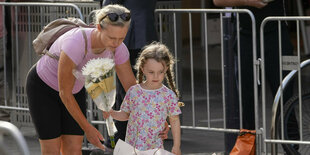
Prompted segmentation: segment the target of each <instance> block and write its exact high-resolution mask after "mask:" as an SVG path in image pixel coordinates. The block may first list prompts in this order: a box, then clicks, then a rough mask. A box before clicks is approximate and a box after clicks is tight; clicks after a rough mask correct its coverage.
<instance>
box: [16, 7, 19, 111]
mask: <svg viewBox="0 0 310 155" xmlns="http://www.w3.org/2000/svg"><path fill="white" fill-rule="evenodd" d="M17 9H18V8H17V6H15V37H16V38H15V41H16V45H15V47H16V57H15V59H16V70H15V71H16V86H15V89H16V90H15V93H16V94H17V95H15V96H16V97H15V98H17V99H18V100H17V106H18V107H20V100H19V96H20V91H19V90H20V89H19V86H20V81H19V45H18V44H19V41H18V16H17V15H18V11H17Z"/></svg>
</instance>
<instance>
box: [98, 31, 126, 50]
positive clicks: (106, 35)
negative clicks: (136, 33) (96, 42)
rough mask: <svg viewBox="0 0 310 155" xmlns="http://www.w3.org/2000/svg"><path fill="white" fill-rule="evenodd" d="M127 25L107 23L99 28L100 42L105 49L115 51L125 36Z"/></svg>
mask: <svg viewBox="0 0 310 155" xmlns="http://www.w3.org/2000/svg"><path fill="white" fill-rule="evenodd" d="M127 31H128V27H126V26H124V27H120V26H113V25H107V27H106V28H105V29H101V28H100V42H101V45H103V46H104V48H105V49H108V50H111V51H115V49H116V48H117V47H118V46H119V45H121V43H122V42H123V40H124V39H125V37H126V34H127Z"/></svg>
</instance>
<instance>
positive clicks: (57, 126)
mask: <svg viewBox="0 0 310 155" xmlns="http://www.w3.org/2000/svg"><path fill="white" fill-rule="evenodd" d="M26 91H27V97H28V104H29V110H30V115H31V118H32V121H33V123H34V126H35V128H36V131H37V133H38V135H39V138H40V139H41V140H46V139H53V138H57V137H60V135H84V131H83V130H82V129H81V127H80V126H79V125H78V124H77V122H76V121H75V120H74V119H73V117H72V116H71V115H70V114H69V112H68V111H67V109H66V107H65V106H64V104H63V103H62V101H61V99H60V97H59V93H58V91H55V90H54V89H52V88H51V87H49V86H48V85H47V84H45V83H44V82H43V81H42V80H41V78H40V77H39V76H38V74H37V71H36V66H34V67H32V68H31V69H30V71H29V73H28V76H27V83H26ZM74 97H75V99H76V101H77V103H78V104H79V106H80V108H81V110H82V112H83V114H84V116H86V107H87V105H86V92H85V89H84V88H83V89H82V90H81V91H80V92H78V93H77V94H74Z"/></svg>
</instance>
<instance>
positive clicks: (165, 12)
mask: <svg viewBox="0 0 310 155" xmlns="http://www.w3.org/2000/svg"><path fill="white" fill-rule="evenodd" d="M155 13H156V16H158V18H159V26H158V28H159V32H160V41H161V42H163V43H166V41H167V40H169V41H172V42H173V46H172V47H170V49H173V50H172V52H174V56H175V57H176V59H177V60H181V56H180V55H181V52H187V51H183V49H180V48H178V47H179V43H180V42H178V38H182V36H180V31H179V30H178V29H177V28H178V26H179V25H178V24H177V23H178V18H177V15H179V14H182V15H184V14H186V15H187V16H188V27H189V29H188V33H189V53H190V54H189V55H190V56H189V59H190V60H189V61H190V75H189V76H190V79H191V80H190V86H191V88H190V89H191V94H190V97H191V99H190V101H189V102H185V104H186V106H185V107H184V108H186V107H188V108H189V109H190V110H191V116H188V115H187V116H185V114H184V113H183V116H182V117H183V118H184V117H191V119H192V124H191V125H182V126H181V128H182V129H193V130H202V131H215V132H224V133H238V132H239V129H230V128H227V127H226V122H227V121H226V111H227V109H226V108H225V107H226V104H227V101H226V100H225V95H226V94H225V88H226V86H225V81H224V35H223V33H224V32H223V31H224V30H223V20H224V18H225V14H227V13H234V14H235V15H236V22H237V28H236V31H237V43H238V48H237V50H238V51H237V52H238V60H239V62H238V68H239V70H240V69H241V67H240V64H241V63H240V32H239V29H240V26H239V14H240V13H244V14H248V15H249V17H250V19H251V22H252V37H253V38H252V41H253V58H252V59H253V62H256V63H255V64H258V63H257V62H258V60H257V57H256V53H257V52H256V33H255V32H256V25H255V18H254V16H253V14H252V12H250V11H249V10H246V9H156V10H155ZM193 14H200V15H201V16H202V22H203V23H202V25H203V26H202V28H201V29H202V32H204V34H203V35H202V36H204V37H205V38H202V39H203V40H204V42H203V45H202V46H203V47H204V49H202V50H203V51H202V52H204V54H205V62H208V60H209V53H210V51H209V49H208V38H209V37H211V36H210V35H209V34H208V22H207V21H208V17H209V15H210V14H217V15H219V19H220V25H218V27H220V45H221V62H220V66H221V69H220V70H221V82H222V92H221V93H222V94H221V95H222V107H221V108H222V110H223V113H222V117H220V118H221V119H223V124H222V125H220V127H218V126H212V125H211V122H212V120H211V118H212V116H213V115H211V110H212V109H210V105H211V104H212V103H213V104H214V103H215V102H212V101H211V96H210V92H211V89H210V81H209V75H210V74H209V72H210V68H209V64H208V63H206V64H205V66H204V67H205V73H206V75H205V77H206V79H205V81H204V84H205V87H206V93H205V96H206V102H205V104H206V107H207V112H206V117H207V122H208V123H207V124H206V125H203V126H202V125H200V126H197V125H196V121H197V119H196V110H195V106H196V104H195V102H196V98H195V93H196V91H195V80H194V79H195V77H194V57H193V55H194V52H201V51H195V50H194V45H193V24H192V15H193ZM210 16H211V15H210ZM183 17H184V16H183ZM183 19H184V18H183ZM183 19H182V20H183ZM167 20H168V21H169V22H170V24H167V23H164V22H167ZM184 23H185V22H183V24H182V26H185V25H184ZM195 24H201V23H195ZM167 30H172V32H171V35H165V34H164V33H165V32H166V31H167ZM182 33H184V31H183V32H182ZM167 36H169V37H170V38H169V39H167V38H165V37H167ZM183 44H184V43H183ZM182 46H184V45H182ZM183 62H184V60H183ZM183 62H182V61H180V62H178V61H177V64H176V69H175V70H176V71H175V72H176V74H177V76H176V83H177V84H178V87H179V86H180V85H182V84H183V83H182V82H180V81H179V78H180V77H182V75H180V74H179V71H178V70H182V68H180V67H179V66H182V65H179V64H182V63H183ZM201 63H202V62H201ZM241 72H242V71H241ZM253 75H254V81H257V66H256V65H253ZM238 78H239V81H241V73H240V72H239V75H238ZM253 85H254V92H253V93H254V97H255V102H254V106H255V124H256V125H255V126H256V131H257V146H258V147H256V148H258V149H257V153H258V154H260V150H261V146H260V143H261V142H260V138H259V137H260V135H261V132H260V129H259V124H258V122H259V118H258V87H257V84H256V83H255V82H254V83H253ZM179 88H180V87H179ZM239 88H241V82H239ZM182 91H184V89H180V92H182ZM241 96H242V94H241V89H239V97H240V98H241ZM239 108H240V114H239V115H240V120H239V121H240V129H241V128H242V102H241V100H240V101H239ZM182 111H189V110H184V109H183V110H182ZM213 118H214V116H213Z"/></svg>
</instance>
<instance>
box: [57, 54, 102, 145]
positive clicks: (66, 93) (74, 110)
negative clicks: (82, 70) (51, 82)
mask: <svg viewBox="0 0 310 155" xmlns="http://www.w3.org/2000/svg"><path fill="white" fill-rule="evenodd" d="M75 67H76V65H75V64H74V63H73V61H72V60H71V59H70V58H69V57H68V56H67V55H66V54H65V53H64V52H63V51H62V52H61V53H60V57H59V64H58V87H59V96H60V98H61V100H62V102H63V104H64V105H65V107H66V108H67V110H68V111H69V113H70V115H71V116H72V117H73V118H74V120H75V121H76V122H77V123H78V124H79V126H80V127H81V128H82V129H83V130H84V131H85V134H86V136H87V139H88V141H89V142H91V143H92V144H94V145H95V146H97V147H99V148H101V149H104V147H103V146H102V144H101V143H100V141H99V139H100V140H103V136H102V135H101V133H100V132H99V131H98V130H97V129H96V128H94V127H93V126H92V125H91V124H90V123H89V122H88V121H87V119H86V117H85V116H84V115H83V113H82V111H81V109H80V107H79V105H78V103H77V102H76V100H75V98H74V96H73V94H72V90H73V87H74V83H75V77H74V75H73V74H72V70H73V69H74V68H75Z"/></svg>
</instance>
